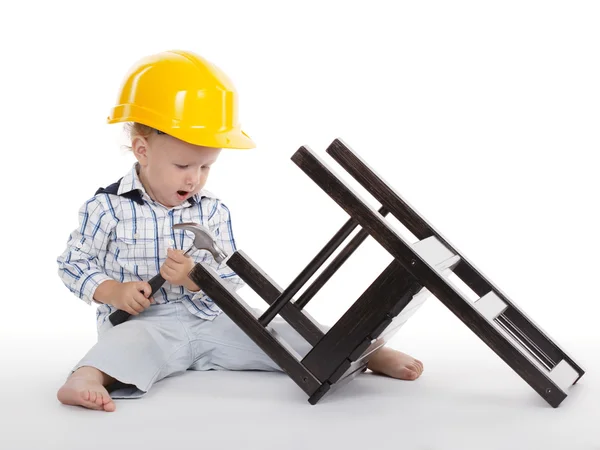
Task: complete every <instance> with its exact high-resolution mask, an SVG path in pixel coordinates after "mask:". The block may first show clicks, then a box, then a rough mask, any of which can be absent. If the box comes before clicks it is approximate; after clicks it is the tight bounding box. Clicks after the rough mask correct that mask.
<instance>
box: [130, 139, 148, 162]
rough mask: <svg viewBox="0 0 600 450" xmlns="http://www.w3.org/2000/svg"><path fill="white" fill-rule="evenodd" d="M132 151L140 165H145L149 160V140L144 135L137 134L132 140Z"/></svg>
mask: <svg viewBox="0 0 600 450" xmlns="http://www.w3.org/2000/svg"><path fill="white" fill-rule="evenodd" d="M131 151H132V152H133V155H134V156H135V159H137V160H138V162H139V163H140V165H142V166H145V165H146V164H147V162H148V141H147V140H146V139H145V138H143V137H142V136H136V137H134V138H133V140H132V141H131Z"/></svg>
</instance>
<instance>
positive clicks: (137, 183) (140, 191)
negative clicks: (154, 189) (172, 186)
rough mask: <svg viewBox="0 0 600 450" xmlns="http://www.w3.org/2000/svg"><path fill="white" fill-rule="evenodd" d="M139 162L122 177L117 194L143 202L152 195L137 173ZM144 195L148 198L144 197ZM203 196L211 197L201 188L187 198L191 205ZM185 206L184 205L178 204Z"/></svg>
mask: <svg viewBox="0 0 600 450" xmlns="http://www.w3.org/2000/svg"><path fill="white" fill-rule="evenodd" d="M137 168H138V163H137V162H136V163H135V164H134V165H133V166H132V167H131V169H130V170H129V172H127V174H126V175H125V176H124V177H123V178H122V179H121V183H119V190H118V191H117V195H122V196H124V197H129V198H131V199H132V200H135V201H136V202H138V203H140V204H143V202H144V200H146V201H148V200H151V199H150V196H149V195H148V193H147V192H146V190H145V189H144V185H143V184H142V182H141V180H140V177H139V175H138V173H137ZM144 196H145V197H146V198H144ZM202 197H209V195H207V193H206V191H204V190H201V191H200V192H198V193H197V194H195V195H194V196H192V197H190V198H188V199H187V202H188V203H189V206H194V205H196V204H197V203H198V202H199V201H200V199H201V198H202ZM178 206H180V207H181V206H183V205H178Z"/></svg>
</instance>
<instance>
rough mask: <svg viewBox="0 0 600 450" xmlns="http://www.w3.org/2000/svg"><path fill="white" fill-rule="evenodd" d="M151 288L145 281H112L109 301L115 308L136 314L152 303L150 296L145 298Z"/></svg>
mask: <svg viewBox="0 0 600 450" xmlns="http://www.w3.org/2000/svg"><path fill="white" fill-rule="evenodd" d="M151 292H152V288H151V287H150V285H149V284H148V283H146V282H145V281H127V282H125V283H114V284H113V285H112V286H111V291H110V293H109V294H108V297H109V299H110V301H109V303H110V304H111V305H113V306H114V307H115V308H118V309H120V310H123V311H126V312H128V313H129V314H132V315H134V316H137V315H138V314H139V313H141V312H142V311H143V310H145V309H146V308H148V307H149V306H150V303H154V299H153V298H152V297H150V298H147V297H148V296H149V295H150V293H151Z"/></svg>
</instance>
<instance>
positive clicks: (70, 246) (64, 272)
mask: <svg viewBox="0 0 600 450" xmlns="http://www.w3.org/2000/svg"><path fill="white" fill-rule="evenodd" d="M111 210H112V208H111V205H110V199H109V198H108V195H106V194H101V195H98V196H96V197H94V198H92V199H90V200H88V201H87V202H86V203H85V204H84V205H83V206H82V207H81V208H80V210H79V226H78V227H77V229H76V230H74V231H73V232H72V233H71V235H70V236H69V240H68V242H67V247H66V249H65V250H64V251H63V253H62V254H61V255H60V256H59V257H58V258H57V263H58V274H59V276H60V278H61V280H62V281H63V283H64V284H65V286H67V288H69V290H70V291H71V292H73V293H74V294H75V295H76V296H78V297H79V298H80V299H82V300H84V301H85V302H86V303H88V304H91V303H92V301H93V300H95V299H94V293H95V291H96V289H97V288H98V286H99V285H100V284H102V283H103V282H105V281H107V280H112V279H111V278H110V277H109V276H108V275H107V274H106V273H105V271H104V268H103V267H102V261H103V260H104V256H105V255H106V251H107V250H106V247H107V245H108V236H109V234H110V233H111V231H112V230H113V228H114V227H115V226H116V224H117V222H118V220H117V218H116V217H115V216H114V213H112V212H111Z"/></svg>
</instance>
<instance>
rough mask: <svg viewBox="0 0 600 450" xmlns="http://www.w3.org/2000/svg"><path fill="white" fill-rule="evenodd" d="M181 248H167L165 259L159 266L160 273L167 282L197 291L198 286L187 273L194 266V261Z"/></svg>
mask: <svg viewBox="0 0 600 450" xmlns="http://www.w3.org/2000/svg"><path fill="white" fill-rule="evenodd" d="M183 253H184V252H183V251H182V250H174V249H172V248H168V249H167V260H166V261H165V263H164V264H163V265H162V266H161V268H160V274H161V275H162V277H163V278H164V279H165V280H167V281H168V282H169V283H171V284H174V285H180V286H183V287H185V288H186V289H188V290H189V291H192V292H195V291H199V290H200V288H199V287H198V286H197V285H196V283H194V282H193V281H192V280H191V279H190V278H189V277H188V274H189V273H190V272H191V270H192V269H193V268H194V261H193V260H192V258H190V257H189V256H187V255H184V254H183Z"/></svg>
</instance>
